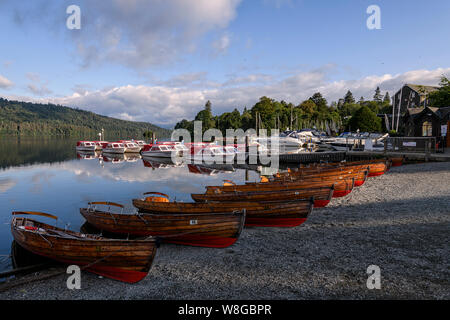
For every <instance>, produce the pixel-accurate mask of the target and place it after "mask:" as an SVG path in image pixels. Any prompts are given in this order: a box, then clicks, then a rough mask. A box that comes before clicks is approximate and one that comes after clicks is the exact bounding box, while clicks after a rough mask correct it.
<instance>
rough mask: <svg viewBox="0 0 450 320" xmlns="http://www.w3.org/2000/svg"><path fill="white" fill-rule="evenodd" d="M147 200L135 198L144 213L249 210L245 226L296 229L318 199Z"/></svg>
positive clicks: (157, 196)
mask: <svg viewBox="0 0 450 320" xmlns="http://www.w3.org/2000/svg"><path fill="white" fill-rule="evenodd" d="M144 195H151V196H150V197H146V198H145V199H133V205H134V206H135V207H136V208H138V209H139V212H141V213H154V214H192V213H196V214H197V213H220V212H235V211H239V210H243V209H245V212H246V218H245V226H254V227H296V226H299V225H301V224H302V223H303V222H305V221H306V219H307V217H308V215H309V214H310V213H311V211H312V209H313V205H314V198H310V199H306V200H304V199H297V200H291V201H286V202H282V203H281V202H278V201H261V202H245V201H240V202H221V203H217V202H208V203H198V202H194V203H185V202H176V201H175V202H169V196H167V195H166V194H163V193H159V192H148V193H145V194H144Z"/></svg>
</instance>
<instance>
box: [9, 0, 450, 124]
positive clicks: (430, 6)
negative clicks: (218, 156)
mask: <svg viewBox="0 0 450 320" xmlns="http://www.w3.org/2000/svg"><path fill="white" fill-rule="evenodd" d="M73 4H74V5H78V6H79V7H80V9H81V29H80V30H70V29H68V28H67V26H66V20H67V18H68V17H69V14H67V13H66V9H67V7H68V6H69V5H73ZM373 4H376V5H378V6H379V7H380V9H381V29H379V30H369V29H368V28H367V25H366V21H367V19H368V18H369V16H370V14H368V13H367V12H366V11H367V8H368V7H369V6H370V5H373ZM449 34H450V1H448V0H433V1H419V0H396V1H391V0H370V1H366V0H340V1H335V0H329V1H326V0H108V1H107V0H104V1H93V0H84V1H82V0H53V1H43V0H33V1H8V0H0V39H1V41H2V50H0V96H2V97H6V98H9V99H19V100H26V101H38V102H52V103H59V104H63V105H67V106H72V107H79V108H82V109H86V110H91V111H94V112H97V113H100V114H103V115H108V116H113V117H118V118H121V119H127V120H136V121H149V122H152V123H155V124H158V125H161V126H164V127H168V128H170V127H173V126H174V124H175V123H176V122H177V121H179V120H181V119H183V118H187V119H192V118H193V116H194V115H195V114H196V113H197V112H198V111H199V110H200V109H202V108H203V106H204V104H205V102H206V101H207V100H211V102H212V105H213V113H215V114H220V113H222V112H225V111H231V110H232V109H234V108H238V109H240V110H242V109H243V108H244V107H245V106H246V107H252V106H253V104H254V103H255V102H256V101H257V100H258V99H259V97H261V96H263V95H266V96H270V97H272V98H275V99H280V100H281V99H283V100H285V101H288V102H293V103H295V104H298V103H300V102H301V101H302V100H304V99H307V98H308V97H310V96H311V95H312V94H313V93H314V92H317V91H320V92H321V93H322V94H323V95H324V96H325V97H326V98H327V99H328V101H330V102H331V101H336V100H338V99H339V98H340V97H342V96H344V95H345V93H346V91H347V90H348V89H350V90H351V91H352V92H353V93H354V96H355V98H356V99H359V97H361V96H364V97H365V98H366V99H371V98H372V96H373V93H374V89H375V88H376V87H377V86H380V88H381V90H382V91H383V93H384V92H386V91H389V92H390V93H391V94H392V93H394V92H395V91H396V90H398V89H399V88H400V86H401V85H402V84H404V83H417V84H429V85H436V84H438V83H439V77H440V76H441V75H442V74H445V75H447V76H450V63H449V61H450V59H449V58H450V41H448V37H449V36H448V35H449Z"/></svg>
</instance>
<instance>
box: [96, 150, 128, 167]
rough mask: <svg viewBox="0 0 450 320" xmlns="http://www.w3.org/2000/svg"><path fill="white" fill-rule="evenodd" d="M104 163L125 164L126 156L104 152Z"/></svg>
mask: <svg viewBox="0 0 450 320" xmlns="http://www.w3.org/2000/svg"><path fill="white" fill-rule="evenodd" d="M102 160H103V162H110V163H113V164H117V163H123V162H125V155H124V154H123V153H107V152H103V156H102Z"/></svg>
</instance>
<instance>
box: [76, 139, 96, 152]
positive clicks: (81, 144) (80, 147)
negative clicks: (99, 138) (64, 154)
mask: <svg viewBox="0 0 450 320" xmlns="http://www.w3.org/2000/svg"><path fill="white" fill-rule="evenodd" d="M76 149H77V151H91V152H95V150H96V149H95V143H94V142H93V141H78V142H77V146H76Z"/></svg>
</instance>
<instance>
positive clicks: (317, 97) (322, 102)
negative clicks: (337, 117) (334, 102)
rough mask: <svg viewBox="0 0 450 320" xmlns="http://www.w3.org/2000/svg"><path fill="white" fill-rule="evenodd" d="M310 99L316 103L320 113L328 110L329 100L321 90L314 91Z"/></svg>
mask: <svg viewBox="0 0 450 320" xmlns="http://www.w3.org/2000/svg"><path fill="white" fill-rule="evenodd" d="M309 99H310V100H311V101H312V102H314V103H315V104H316V106H317V109H318V112H319V113H320V112H327V111H328V106H327V100H326V99H325V98H324V97H323V96H322V94H321V93H320V92H316V93H314V94H313V96H312V97H311V98H309Z"/></svg>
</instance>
